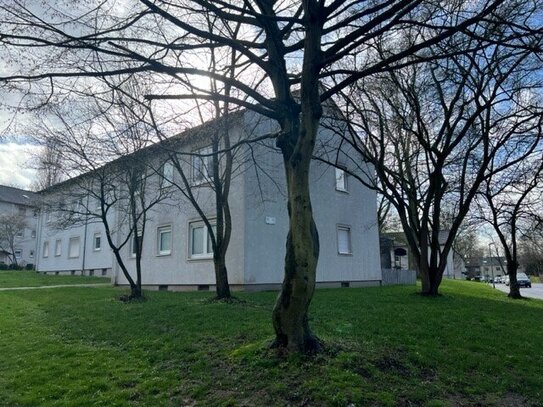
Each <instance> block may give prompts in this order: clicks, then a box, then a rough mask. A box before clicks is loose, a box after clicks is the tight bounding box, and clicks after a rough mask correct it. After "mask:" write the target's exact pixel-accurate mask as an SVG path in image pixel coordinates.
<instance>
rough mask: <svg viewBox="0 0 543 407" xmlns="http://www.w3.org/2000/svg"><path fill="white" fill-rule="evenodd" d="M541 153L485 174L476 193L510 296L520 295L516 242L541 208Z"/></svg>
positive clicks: (493, 163)
mask: <svg viewBox="0 0 543 407" xmlns="http://www.w3.org/2000/svg"><path fill="white" fill-rule="evenodd" d="M540 120H541V122H540V124H539V128H538V129H537V134H536V135H535V137H536V138H537V139H540V138H541V136H542V130H543V128H542V127H541V126H543V117H542V118H541V119H540ZM526 137H529V135H528V134H527V135H526ZM514 147H516V145H515V146H514ZM542 154H543V150H542V149H539V150H536V151H534V152H533V154H531V155H530V156H528V157H526V158H525V160H523V161H522V162H520V163H518V164H517V165H516V166H514V167H513V168H510V169H509V171H507V172H505V173H498V174H495V175H494V176H493V177H489V178H487V179H486V181H485V183H484V185H483V187H482V188H481V191H480V193H479V194H480V197H481V198H482V199H481V200H480V202H479V211H480V215H481V218H482V219H483V220H485V221H486V222H488V223H489V224H490V225H491V226H492V227H493V228H494V231H495V233H496V234H497V235H498V239H499V242H500V244H501V246H502V248H503V252H504V255H505V259H506V261H507V274H508V275H509V297H511V298H521V297H522V296H521V294H520V288H519V285H518V282H517V271H518V268H519V262H520V256H521V254H520V250H519V243H520V240H521V238H522V236H523V235H524V234H527V232H528V230H527V229H528V228H529V227H530V226H531V225H532V220H533V219H534V217H537V216H538V213H539V210H540V207H539V203H540V202H541V199H542V198H543V191H542V189H541V181H542V180H541V178H542V176H543V155H542ZM500 159H501V157H496V160H494V161H493V162H492V164H491V166H493V165H501V164H500V163H499V161H500ZM496 161H498V162H497V163H496Z"/></svg>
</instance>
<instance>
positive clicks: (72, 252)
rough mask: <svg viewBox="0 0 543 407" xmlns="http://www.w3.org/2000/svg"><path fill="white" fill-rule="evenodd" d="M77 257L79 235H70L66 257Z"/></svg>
mask: <svg viewBox="0 0 543 407" xmlns="http://www.w3.org/2000/svg"><path fill="white" fill-rule="evenodd" d="M76 257H79V236H78V237H71V238H70V243H69V245H68V258H70V259H75V258H76Z"/></svg>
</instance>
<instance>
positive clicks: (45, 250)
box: [43, 242, 49, 257]
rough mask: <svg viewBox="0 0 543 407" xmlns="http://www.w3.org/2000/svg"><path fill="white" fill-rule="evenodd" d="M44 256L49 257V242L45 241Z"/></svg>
mask: <svg viewBox="0 0 543 407" xmlns="http://www.w3.org/2000/svg"><path fill="white" fill-rule="evenodd" d="M43 257H49V242H43Z"/></svg>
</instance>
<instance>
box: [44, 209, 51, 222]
mask: <svg viewBox="0 0 543 407" xmlns="http://www.w3.org/2000/svg"><path fill="white" fill-rule="evenodd" d="M45 221H46V222H51V212H49V211H47V212H45Z"/></svg>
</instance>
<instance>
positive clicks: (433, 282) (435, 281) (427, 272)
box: [419, 261, 442, 297]
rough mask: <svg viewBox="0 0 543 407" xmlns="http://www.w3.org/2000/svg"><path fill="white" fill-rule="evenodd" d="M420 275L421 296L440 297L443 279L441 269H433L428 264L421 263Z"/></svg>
mask: <svg viewBox="0 0 543 407" xmlns="http://www.w3.org/2000/svg"><path fill="white" fill-rule="evenodd" d="M421 263H422V264H421ZM419 274H420V279H421V283H422V289H421V294H422V295H424V296H428V297H435V296H438V295H439V285H440V284H441V279H442V278H441V273H440V272H439V267H432V266H430V265H429V264H428V263H427V262H424V261H421V262H420V263H419Z"/></svg>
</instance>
